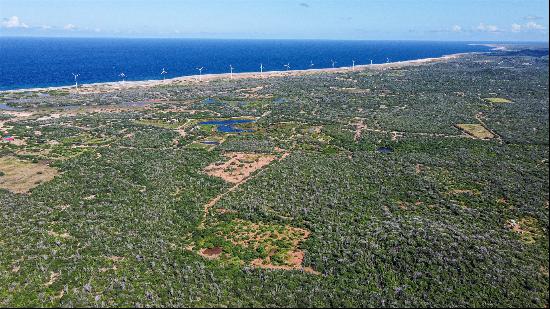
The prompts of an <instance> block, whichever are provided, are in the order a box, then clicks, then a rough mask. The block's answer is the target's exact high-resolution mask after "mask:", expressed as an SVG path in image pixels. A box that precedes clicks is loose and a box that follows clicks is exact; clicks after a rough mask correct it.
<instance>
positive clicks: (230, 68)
mask: <svg viewBox="0 0 550 309" xmlns="http://www.w3.org/2000/svg"><path fill="white" fill-rule="evenodd" d="M234 69H235V68H234V67H233V66H232V65H231V64H230V65H229V70H231V79H233V70H234Z"/></svg>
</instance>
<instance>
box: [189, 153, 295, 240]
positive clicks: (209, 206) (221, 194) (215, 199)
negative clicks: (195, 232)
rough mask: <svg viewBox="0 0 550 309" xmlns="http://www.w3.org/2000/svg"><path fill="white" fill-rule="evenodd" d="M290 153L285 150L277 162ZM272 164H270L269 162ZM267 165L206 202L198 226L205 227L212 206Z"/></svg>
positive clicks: (259, 173) (260, 172)
mask: <svg viewBox="0 0 550 309" xmlns="http://www.w3.org/2000/svg"><path fill="white" fill-rule="evenodd" d="M289 155H290V153H289V152H284V153H283V154H282V156H281V158H279V159H278V160H276V161H277V162H281V161H283V160H284V159H285V158H287V157H288V156H289ZM269 165H270V164H269ZM269 165H267V166H266V167H264V168H262V169H260V170H258V171H257V172H256V173H254V174H253V175H250V176H249V177H247V178H244V179H243V180H241V181H239V182H236V183H234V185H233V186H232V187H231V188H229V189H228V190H227V191H225V192H222V193H220V194H219V195H217V196H216V197H214V198H213V199H211V200H210V201H209V202H208V203H206V204H205V205H204V210H203V212H204V214H203V218H202V220H201V223H200V224H199V226H198V228H199V229H204V228H205V224H206V219H207V217H208V214H209V213H210V209H211V208H212V207H214V206H215V205H216V204H217V203H218V202H219V201H220V200H221V199H222V198H223V197H224V196H226V195H227V194H229V193H231V192H233V191H235V190H237V189H238V188H239V187H240V186H241V185H242V184H244V183H246V182H247V181H249V180H250V179H253V178H255V177H257V176H258V175H261V174H262V173H263V172H264V171H265V170H266V169H267V167H268V166H269Z"/></svg>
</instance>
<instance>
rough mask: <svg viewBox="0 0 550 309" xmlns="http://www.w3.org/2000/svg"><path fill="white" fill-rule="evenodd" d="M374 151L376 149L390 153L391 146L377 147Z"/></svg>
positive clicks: (391, 150)
mask: <svg viewBox="0 0 550 309" xmlns="http://www.w3.org/2000/svg"><path fill="white" fill-rule="evenodd" d="M376 151H378V152H380V153H392V152H393V148H391V147H378V149H376Z"/></svg>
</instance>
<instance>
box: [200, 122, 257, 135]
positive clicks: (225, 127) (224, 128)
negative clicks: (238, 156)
mask: <svg viewBox="0 0 550 309" xmlns="http://www.w3.org/2000/svg"><path fill="white" fill-rule="evenodd" d="M251 122H254V120H250V119H230V120H212V121H204V122H200V123H199V124H202V125H215V126H217V130H218V132H222V133H243V132H253V130H245V129H239V128H237V127H235V125H236V124H241V123H251Z"/></svg>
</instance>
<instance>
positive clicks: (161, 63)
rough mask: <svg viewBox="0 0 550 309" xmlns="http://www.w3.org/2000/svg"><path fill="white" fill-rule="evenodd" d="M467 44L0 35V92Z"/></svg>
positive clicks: (433, 52) (346, 62) (412, 55)
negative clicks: (164, 73)
mask: <svg viewBox="0 0 550 309" xmlns="http://www.w3.org/2000/svg"><path fill="white" fill-rule="evenodd" d="M488 50H489V48H488V47H485V46H479V45H469V43H468V42H417V41H313V40H201V39H107V38H11V37H0V90H9V89H20V88H33V87H50V86H64V85H72V84H74V78H73V76H72V73H78V74H80V76H79V83H96V82H112V81H120V80H121V79H120V77H119V75H120V73H122V72H123V73H124V74H125V75H126V76H127V78H126V80H149V79H162V76H161V74H160V73H161V71H162V69H163V68H165V69H166V71H167V72H168V74H166V78H172V77H178V76H186V75H196V74H198V71H197V70H196V68H197V67H205V71H203V74H212V73H228V72H229V65H232V66H233V67H235V72H256V71H259V70H260V64H261V63H262V64H263V66H264V71H283V70H285V67H284V65H285V64H287V63H290V67H291V69H293V70H297V69H308V68H311V66H310V64H311V63H313V64H314V66H313V68H317V69H318V68H330V67H332V62H331V60H335V61H336V62H337V63H336V67H340V66H342V67H343V66H351V63H352V60H354V59H355V60H356V64H358V65H359V64H369V63H370V60H371V59H372V60H373V62H374V63H383V62H386V60H387V58H389V59H390V61H391V62H394V61H402V60H412V59H420V58H427V57H439V56H442V55H447V54H453V53H459V52H473V51H488Z"/></svg>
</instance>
